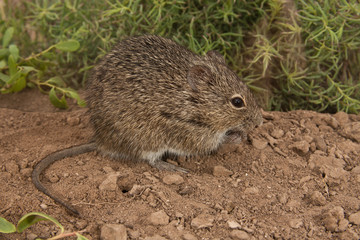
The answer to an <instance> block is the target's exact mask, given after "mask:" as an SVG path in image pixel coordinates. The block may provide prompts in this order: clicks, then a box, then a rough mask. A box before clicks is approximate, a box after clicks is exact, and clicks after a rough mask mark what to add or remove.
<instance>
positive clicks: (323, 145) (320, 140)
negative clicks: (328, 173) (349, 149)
mask: <svg viewBox="0 0 360 240" xmlns="http://www.w3.org/2000/svg"><path fill="white" fill-rule="evenodd" d="M314 142H315V145H316V148H317V149H319V150H321V151H323V152H326V151H327V146H326V143H325V141H324V139H323V138H322V137H315V138H314Z"/></svg>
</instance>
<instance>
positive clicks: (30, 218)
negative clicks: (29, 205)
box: [0, 212, 87, 240]
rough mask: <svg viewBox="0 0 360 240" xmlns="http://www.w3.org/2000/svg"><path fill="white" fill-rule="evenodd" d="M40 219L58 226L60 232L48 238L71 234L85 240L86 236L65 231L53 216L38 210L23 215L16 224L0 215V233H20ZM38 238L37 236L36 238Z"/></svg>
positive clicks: (53, 239)
mask: <svg viewBox="0 0 360 240" xmlns="http://www.w3.org/2000/svg"><path fill="white" fill-rule="evenodd" d="M40 221H50V222H52V223H54V224H55V225H56V226H58V227H59V228H60V234H59V235H57V236H54V237H51V238H48V240H55V239H61V238H66V237H71V236H76V237H77V238H76V239H77V240H87V238H86V237H84V236H82V235H81V234H80V233H79V232H71V233H65V232H64V227H63V226H62V225H61V224H60V223H59V222H58V221H57V220H56V219H55V218H53V217H51V216H49V215H46V214H44V213H39V212H32V213H28V214H26V215H24V216H23V217H22V218H21V219H20V220H19V221H18V223H17V226H15V225H14V224H12V223H10V222H9V221H7V220H6V219H5V218H2V217H0V233H6V234H9V233H15V232H18V233H22V232H23V231H24V230H25V229H27V228H29V227H30V226H32V225H34V224H35V223H38V222H40ZM37 239H39V238H37Z"/></svg>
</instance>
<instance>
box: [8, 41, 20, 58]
mask: <svg viewBox="0 0 360 240" xmlns="http://www.w3.org/2000/svg"><path fill="white" fill-rule="evenodd" d="M9 52H10V54H11V55H12V56H13V57H14V60H15V62H17V60H18V59H19V49H18V48H17V46H16V45H14V44H11V45H10V46H9Z"/></svg>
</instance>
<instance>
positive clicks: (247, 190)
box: [244, 187, 259, 194]
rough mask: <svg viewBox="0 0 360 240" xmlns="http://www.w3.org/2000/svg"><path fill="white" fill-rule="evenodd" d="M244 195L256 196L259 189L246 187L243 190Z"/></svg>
mask: <svg viewBox="0 0 360 240" xmlns="http://www.w3.org/2000/svg"><path fill="white" fill-rule="evenodd" d="M244 193H245V194H258V193H259V189H258V188H257V187H248V188H246V189H245V190H244Z"/></svg>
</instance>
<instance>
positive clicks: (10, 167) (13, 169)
mask: <svg viewBox="0 0 360 240" xmlns="http://www.w3.org/2000/svg"><path fill="white" fill-rule="evenodd" d="M5 169H6V171H7V172H8V173H11V174H17V173H18V172H19V166H18V165H17V164H16V163H14V162H7V163H6V164H5Z"/></svg>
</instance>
